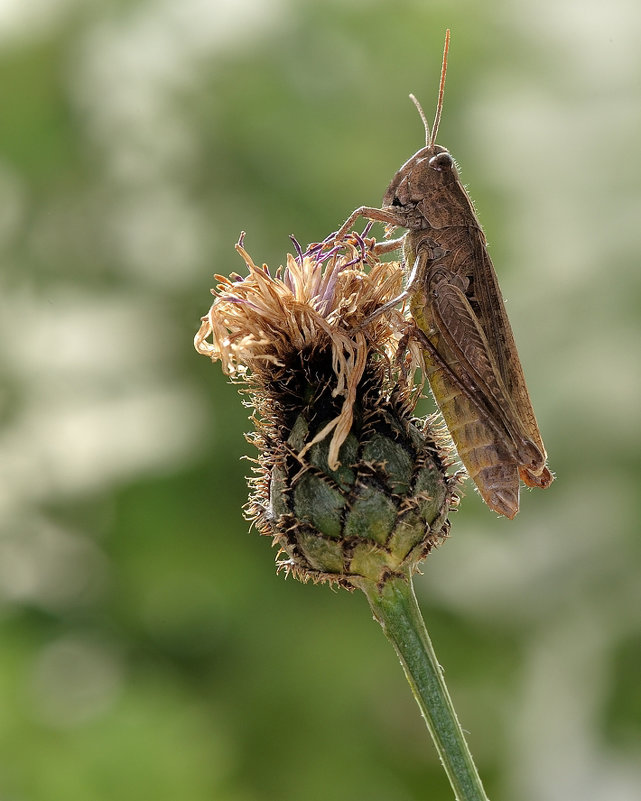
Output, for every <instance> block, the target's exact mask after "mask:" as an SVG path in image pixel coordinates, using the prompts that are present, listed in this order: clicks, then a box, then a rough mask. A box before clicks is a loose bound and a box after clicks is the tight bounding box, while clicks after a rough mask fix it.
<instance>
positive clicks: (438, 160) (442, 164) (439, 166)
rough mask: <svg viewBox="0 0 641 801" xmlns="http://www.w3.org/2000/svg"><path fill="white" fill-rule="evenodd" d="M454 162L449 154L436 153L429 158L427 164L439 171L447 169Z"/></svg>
mask: <svg viewBox="0 0 641 801" xmlns="http://www.w3.org/2000/svg"><path fill="white" fill-rule="evenodd" d="M453 164H454V159H453V158H452V157H451V156H450V154H449V153H437V154H436V155H435V156H432V158H431V159H430V160H429V165H430V167H431V168H432V169H433V170H438V172H441V171H442V170H448V169H450V167H452V166H453Z"/></svg>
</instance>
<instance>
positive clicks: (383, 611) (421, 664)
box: [359, 576, 488, 801]
mask: <svg viewBox="0 0 641 801" xmlns="http://www.w3.org/2000/svg"><path fill="white" fill-rule="evenodd" d="M359 587H360V589H362V590H363V591H364V592H365V594H366V595H367V599H368V601H369V603H370V606H371V608H372V611H373V612H374V617H375V618H376V620H378V622H379V623H380V624H381V626H382V628H383V631H384V632H385V636H386V637H387V638H388V639H389V640H390V642H391V643H392V645H393V646H394V649H395V650H396V653H397V654H398V657H399V659H400V660H401V664H402V665H403V669H404V671H405V675H406V676H407V680H408V681H409V683H410V687H411V688H412V692H413V693H414V698H416V702H417V703H418V705H419V707H420V710H421V713H422V715H423V717H424V718H425V723H426V724H427V728H428V729H429V731H430V734H431V735H432V739H433V740H434V744H435V745H436V750H437V751H438V754H439V757H440V758H441V762H442V763H443V767H444V768H445V771H446V773H447V776H448V778H449V780H450V784H451V785H452V789H453V790H454V795H455V797H456V799H457V801H488V799H487V796H486V795H485V790H484V789H483V785H482V784H481V779H480V777H479V774H478V772H477V770H476V766H475V765H474V761H473V760H472V755H471V754H470V750H469V748H468V746H467V743H466V742H465V737H464V736H463V730H462V729H461V726H460V724H459V722H458V718H457V717H456V712H455V711H454V707H453V706H452V700H451V698H450V694H449V693H448V691H447V687H446V686H445V681H444V679H443V672H442V670H441V666H440V665H439V663H438V661H437V659H436V654H435V653H434V648H433V647H432V643H431V642H430V638H429V636H428V634H427V629H426V628H425V623H424V621H423V617H422V616H421V611H420V609H419V607H418V603H417V601H416V596H415V595H414V588H413V586H412V581H411V578H409V576H408V577H407V578H393V579H390V580H389V581H387V582H386V583H385V584H384V585H383V586H382V588H380V587H378V586H377V585H376V584H374V583H373V582H370V581H367V580H363V581H362V582H359Z"/></svg>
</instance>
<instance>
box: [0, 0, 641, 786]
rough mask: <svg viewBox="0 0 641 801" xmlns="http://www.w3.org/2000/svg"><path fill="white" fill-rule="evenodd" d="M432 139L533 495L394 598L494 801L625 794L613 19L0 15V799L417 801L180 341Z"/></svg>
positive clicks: (548, 13)
mask: <svg viewBox="0 0 641 801" xmlns="http://www.w3.org/2000/svg"><path fill="white" fill-rule="evenodd" d="M448 26H449V27H450V28H451V29H452V45H451V52H450V68H449V73H448V82H447V91H446V98H445V108H444V118H443V122H442V125H441V130H440V136H439V141H440V143H441V144H445V145H447V146H448V147H449V148H450V149H451V151H452V152H453V154H454V155H455V156H456V158H457V160H458V162H459V164H460V167H461V172H462V177H463V180H464V181H465V182H466V183H467V184H468V185H469V186H470V191H471V194H472V196H473V197H474V199H475V201H476V203H477V207H478V210H479V212H480V217H481V221H482V222H483V224H484V226H485V228H486V232H487V235H488V239H489V241H490V247H491V251H492V254H493V257H494V261H495V265H496V267H497V272H498V273H499V277H500V279H501V284H502V288H503V291H504V294H505V296H506V298H507V303H508V311H509V313H510V315H511V318H512V322H513V326H514V329H515V333H516V338H517V341H518V343H519V348H520V352H521V356H522V361H523V363H524V367H525V372H526V375H527V378H528V382H529V385H530V390H531V393H532V396H533V400H534V406H535V408H536V410H537V415H538V418H539V422H540V425H541V429H542V432H543V436H544V439H545V442H546V445H547V449H548V452H549V456H550V464H551V466H552V468H553V469H554V470H555V471H556V472H557V475H558V480H557V481H556V482H555V484H554V485H553V486H552V487H551V489H550V490H549V491H547V492H545V493H542V492H533V493H529V494H528V493H526V494H524V497H523V501H522V511H521V514H520V515H519V516H518V518H517V519H516V520H515V521H513V522H509V521H507V520H504V519H500V520H499V519H497V518H496V516H495V515H494V514H493V513H491V512H490V511H489V510H488V509H486V508H485V507H483V506H482V504H481V502H480V501H479V499H478V497H477V496H476V495H475V494H474V493H473V492H472V490H471V489H470V488H469V487H468V491H467V497H466V498H465V500H464V502H463V504H462V506H461V510H460V511H459V512H458V513H457V514H456V516H455V518H454V520H453V528H452V537H451V539H450V540H449V542H448V543H447V544H446V545H445V546H444V547H443V548H441V549H440V550H439V551H438V552H437V553H435V554H433V555H432V557H431V558H430V559H429V560H428V562H427V563H426V565H425V570H424V575H423V576H422V577H419V579H418V580H417V592H418V594H419V600H420V602H421V605H422V607H423V609H424V612H425V616H426V619H427V621H428V626H429V628H430V631H431V633H432V636H433V639H434V642H435V645H436V648H437V652H438V654H439V656H440V659H441V661H442V662H443V664H444V665H445V666H446V672H447V678H448V682H449V684H450V689H451V692H452V694H453V697H454V701H455V703H456V705H457V708H458V711H459V715H460V717H461V719H462V722H463V725H464V727H465V728H466V729H467V730H468V731H469V740H470V744H471V747H472V751H473V752H474V754H475V756H476V758H477V760H478V764H479V768H480V771H481V774H482V776H483V777H484V780H485V783H486V787H487V789H488V792H489V795H490V797H491V798H492V799H493V801H513V799H518V800H519V801H535V800H536V801H579V800H580V801H591V799H594V800H595V801H596V799H608V801H633V799H638V798H639V797H641V682H639V677H640V676H641V639H640V631H641V580H640V578H641V538H640V537H639V521H640V519H641V510H640V506H641V504H640V500H639V497H640V493H639V489H638V486H639V479H640V477H641V465H640V462H639V440H640V433H641V426H640V425H639V419H640V418H639V396H640V394H641V380H640V371H639V342H640V341H641V340H640V328H641V326H640V324H639V317H640V314H641V293H640V292H639V289H640V287H639V284H640V280H639V277H640V275H641V271H640V269H639V253H640V251H641V225H640V224H639V220H640V218H641V161H640V159H639V141H640V140H641V48H639V37H640V35H641V11H640V7H639V5H638V3H636V2H633V0H612V1H611V2H609V3H607V4H606V3H579V2H569V0H561V2H559V0H538V2H534V0H522V2H518V0H488V2H486V3H476V2H472V1H471V0H468V2H441V3H439V2H433V3H427V2H418V0H417V1H416V2H407V1H405V2H395V3H394V2H389V0H388V1H387V2H366V0H342V1H341V2H317V1H313V2H302V0H299V1H298V2H297V1H296V0H181V1H180V2H178V1H177V0H88V1H86V2H85V1H83V0H29V2H24V1H23V0H0V253H1V258H2V269H1V271H0V304H1V306H2V312H1V314H0V332H1V336H0V370H1V373H2V384H1V391H0V801H63V799H64V801H76V799H77V800H78V801H87V799H91V800H92V801H103V800H104V801H112V800H113V799H119V801H130V800H131V801H134V800H135V801H140V799H151V798H153V799H155V801H165V799H166V800H167V801H177V799H180V801H204V800H205V799H207V801H272V800H273V801H276V800H278V801H294V800H296V801H298V800H299V799H305V800H306V801H320V799H331V800H332V801H347V799H368V801H391V800H394V801H417V800H418V799H425V798H430V799H432V801H440V800H441V799H443V801H445V800H446V799H450V798H451V794H450V791H449V789H448V787H447V785H446V782H445V779H444V778H443V775H442V774H441V770H440V767H439V765H438V764H437V759H436V756H435V753H434V751H433V748H432V746H431V744H430V743H429V742H428V740H427V735H426V733H425V731H424V728H423V723H422V721H421V719H420V718H419V715H418V711H417V709H416V708H415V705H414V701H413V700H412V698H411V695H410V692H409V689H408V687H407V685H406V683H405V679H404V677H403V675H402V672H401V670H400V667H399V665H398V663H397V662H396V659H395V657H394V655H393V652H392V649H391V647H390V646H389V645H388V644H387V643H386V641H385V640H384V638H383V636H382V634H381V632H380V630H378V628H377V626H376V624H375V623H374V622H373V621H372V619H371V614H370V613H369V611H368V609H367V606H366V602H365V600H364V598H362V597H359V596H358V595H349V594H348V593H345V592H332V591H330V590H329V589H327V588H323V587H313V586H302V585H299V584H297V583H296V582H294V581H284V580H283V578H282V577H277V576H276V575H275V573H274V568H273V559H274V555H275V554H274V551H273V550H272V549H271V548H270V543H269V542H268V540H266V539H261V538H259V537H258V536H256V535H255V533H248V531H247V524H246V523H245V522H244V521H243V518H242V515H241V507H242V504H243V502H244V500H245V497H246V489H245V485H244V478H243V477H244V476H245V475H246V474H248V472H249V470H250V465H249V464H248V463H247V462H243V461H242V456H243V454H246V453H249V454H251V450H250V448H249V446H248V445H247V444H246V443H245V442H244V440H243V432H244V431H245V430H246V429H247V420H246V418H247V415H248V410H247V409H245V408H243V406H242V405H241V402H240V400H239V397H238V395H237V392H236V389H235V388H234V387H231V386H229V385H228V384H227V383H226V381H225V379H224V377H223V376H222V375H221V373H220V370H219V368H218V367H215V366H212V365H210V364H209V363H208V362H207V361H206V360H205V359H203V358H202V357H199V356H197V354H196V353H195V352H194V350H193V348H192V344H191V341H192V337H193V335H194V333H195V331H196V329H197V327H198V324H199V318H200V316H201V315H203V314H204V313H205V312H206V310H207V308H208V307H209V303H210V295H209V288H210V286H212V285H213V279H212V274H213V273H214V272H219V273H228V272H230V271H232V270H240V269H241V268H242V262H241V260H240V259H239V257H238V256H237V255H236V254H235V253H234V250H233V245H234V243H235V241H236V239H237V238H238V234H239V232H240V231H241V230H246V231H247V232H248V233H247V238H246V245H247V247H248V249H249V251H250V253H251V254H252V255H253V256H254V258H255V259H256V260H257V261H266V262H268V263H269V264H271V265H273V266H276V265H277V264H279V263H281V262H282V261H283V260H284V258H285V253H286V251H287V249H288V248H289V246H290V243H289V240H288V235H289V234H290V233H295V234H296V236H297V237H298V239H299V240H300V241H301V242H302V243H307V242H310V241H317V240H319V239H321V238H323V237H324V236H326V235H327V234H328V233H329V232H330V231H332V230H335V229H336V228H337V226H338V225H339V224H340V223H341V222H342V221H343V219H344V218H345V217H346V216H347V215H348V213H349V212H350V211H351V210H352V209H353V208H354V207H356V206H358V205H360V204H362V203H367V204H372V205H376V204H378V203H379V202H380V199H381V197H382V194H383V192H384V190H385V188H386V186H387V183H388V182H389V180H390V178H391V177H392V175H393V173H394V172H395V170H396V169H397V168H398V167H399V166H400V165H401V163H403V162H404V161H405V160H406V159H407V158H408V157H409V156H410V155H411V154H412V153H413V152H414V151H415V150H416V149H418V148H419V147H420V146H421V143H422V141H423V131H422V127H421V123H420V120H419V118H418V115H417V114H416V111H415V109H414V107H413V106H412V104H411V103H410V102H409V100H408V98H407V95H408V93H409V92H410V91H413V92H415V93H416V94H417V95H418V96H419V98H420V99H421V100H422V102H423V104H424V106H425V108H426V111H427V113H428V117H431V116H432V114H433V107H434V102H435V97H436V91H437V84H438V73H439V69H440V60H441V50H442V42H443V34H444V30H445V28H446V27H448Z"/></svg>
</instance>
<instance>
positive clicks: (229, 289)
mask: <svg viewBox="0 0 641 801" xmlns="http://www.w3.org/2000/svg"><path fill="white" fill-rule="evenodd" d="M242 240H243V237H242V236H241V240H240V241H239V243H238V244H237V245H236V249H237V251H238V252H239V253H240V255H241V256H242V258H243V259H244V261H245V263H246V265H247V268H248V271H249V272H248V275H247V276H245V277H241V276H239V275H232V276H231V277H230V278H225V277H222V276H216V278H217V279H218V281H219V284H218V287H217V288H216V290H214V291H213V294H214V296H215V299H214V303H213V304H212V306H211V308H210V310H209V312H208V314H207V315H206V316H205V317H203V320H202V325H201V327H200V329H199V331H198V333H197V334H196V337H195V346H196V349H197V350H198V352H199V353H202V354H204V355H207V356H209V357H210V358H211V359H212V360H213V361H217V360H220V361H221V363H222V367H223V370H224V372H225V373H226V374H228V375H229V376H231V378H232V380H233V381H236V382H241V383H243V384H244V385H245V386H246V388H247V391H248V392H249V393H250V395H251V402H252V404H253V406H254V407H255V409H256V415H255V416H254V422H255V423H256V431H255V432H254V433H253V434H252V435H251V436H250V439H251V440H252V441H253V442H254V444H255V445H256V446H257V448H258V450H259V453H260V456H259V458H258V460H257V465H258V466H257V468H256V475H255V477H254V478H252V479H251V484H252V496H251V498H250V502H249V504H248V510H247V511H248V516H249V517H250V518H251V519H252V520H253V521H254V522H255V523H256V525H257V527H258V528H259V530H260V531H261V533H264V534H269V535H270V536H272V537H273V538H274V541H275V542H276V543H277V544H278V546H279V547H280V551H279V553H280V554H283V553H284V554H286V556H287V558H286V559H285V560H284V561H281V562H280V563H279V564H280V566H281V567H283V568H285V569H286V570H288V571H291V572H293V573H294V574H295V575H297V576H298V577H300V578H303V579H307V578H313V579H315V580H329V581H332V582H337V583H340V584H343V585H345V586H355V585H356V584H357V583H358V580H359V577H363V576H365V577H367V578H368V579H372V578H374V579H376V580H382V579H383V578H384V576H385V575H386V574H390V573H397V572H399V571H403V570H407V569H413V567H414V566H415V564H416V563H417V562H418V561H419V560H420V558H422V557H423V556H425V555H426V553H427V552H428V551H429V550H430V548H431V547H432V546H433V545H434V544H435V543H436V542H437V541H439V539H441V538H442V537H443V536H445V533H446V531H447V523H446V517H447V512H448V511H449V509H450V507H451V506H452V504H453V503H455V501H456V494H455V492H454V489H453V485H454V482H453V480H452V479H451V478H449V477H448V476H447V474H446V466H447V465H446V462H447V458H448V455H447V453H445V452H444V449H443V443H442V442H441V441H440V440H439V441H438V442H437V439H436V438H435V436H434V434H433V431H432V429H431V426H430V424H431V423H432V422H433V421H428V423H425V422H421V423H419V422H418V421H415V420H413V419H412V413H413V410H414V406H415V403H416V400H417V398H418V395H419V393H420V387H417V386H416V385H415V384H414V381H413V376H414V374H415V372H416V369H417V368H418V367H420V366H421V352H420V349H419V348H418V347H417V346H416V345H415V344H413V340H412V338H411V337H409V336H406V333H407V326H408V324H407V321H406V320H405V317H404V314H403V312H402V310H399V309H396V308H392V309H389V310H386V311H385V312H384V313H380V314H373V313H374V312H375V310H376V309H378V308H379V307H381V306H382V305H384V304H386V303H388V302H389V301H393V299H394V298H396V297H397V296H398V294H399V292H400V290H401V287H402V280H403V272H402V269H401V266H400V265H399V264H398V263H397V262H381V261H380V260H379V259H378V257H377V256H376V251H375V244H376V243H375V241H374V240H373V239H363V238H362V237H361V236H359V235H357V234H353V235H352V236H351V237H350V238H349V239H347V240H345V241H344V242H341V243H340V245H339V246H331V244H329V243H328V242H324V243H320V244H318V245H312V246H310V247H309V248H308V249H307V251H306V252H305V253H303V252H302V249H301V248H300V247H299V246H298V244H297V243H296V241H295V240H294V244H295V246H296V250H297V255H296V256H293V255H288V257H287V264H286V267H285V268H284V269H283V268H278V270H276V272H275V273H274V274H273V275H272V273H271V272H270V270H269V268H268V267H267V265H263V266H262V267H259V266H257V265H256V264H255V263H254V261H253V260H252V259H251V257H250V256H249V254H248V253H247V251H246V250H245V249H244V247H243V241H242Z"/></svg>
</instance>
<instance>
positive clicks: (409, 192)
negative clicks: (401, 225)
mask: <svg viewBox="0 0 641 801" xmlns="http://www.w3.org/2000/svg"><path fill="white" fill-rule="evenodd" d="M457 180H458V172H457V170H456V165H455V163H454V159H453V158H452V156H451V155H450V153H449V151H448V150H447V148H445V147H441V145H434V144H429V145H427V147H424V148H421V150H419V151H418V153H415V154H414V155H413V156H412V158H411V159H409V160H408V161H406V162H405V164H403V166H402V167H401V169H400V170H399V171H398V172H397V173H396V175H395V176H394V177H393V178H392V181H391V183H390V185H389V186H388V187H387V191H386V192H385V195H384V197H383V208H385V207H388V206H391V207H392V208H393V209H394V211H395V212H396V213H398V214H399V215H401V216H404V215H408V216H411V214H412V211H413V210H414V209H416V207H417V205H418V204H419V203H421V201H424V200H425V199H426V198H430V196H433V195H434V194H435V193H438V192H440V191H442V190H443V189H444V188H445V187H446V186H447V185H448V184H452V183H455V182H456V181H457Z"/></svg>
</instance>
